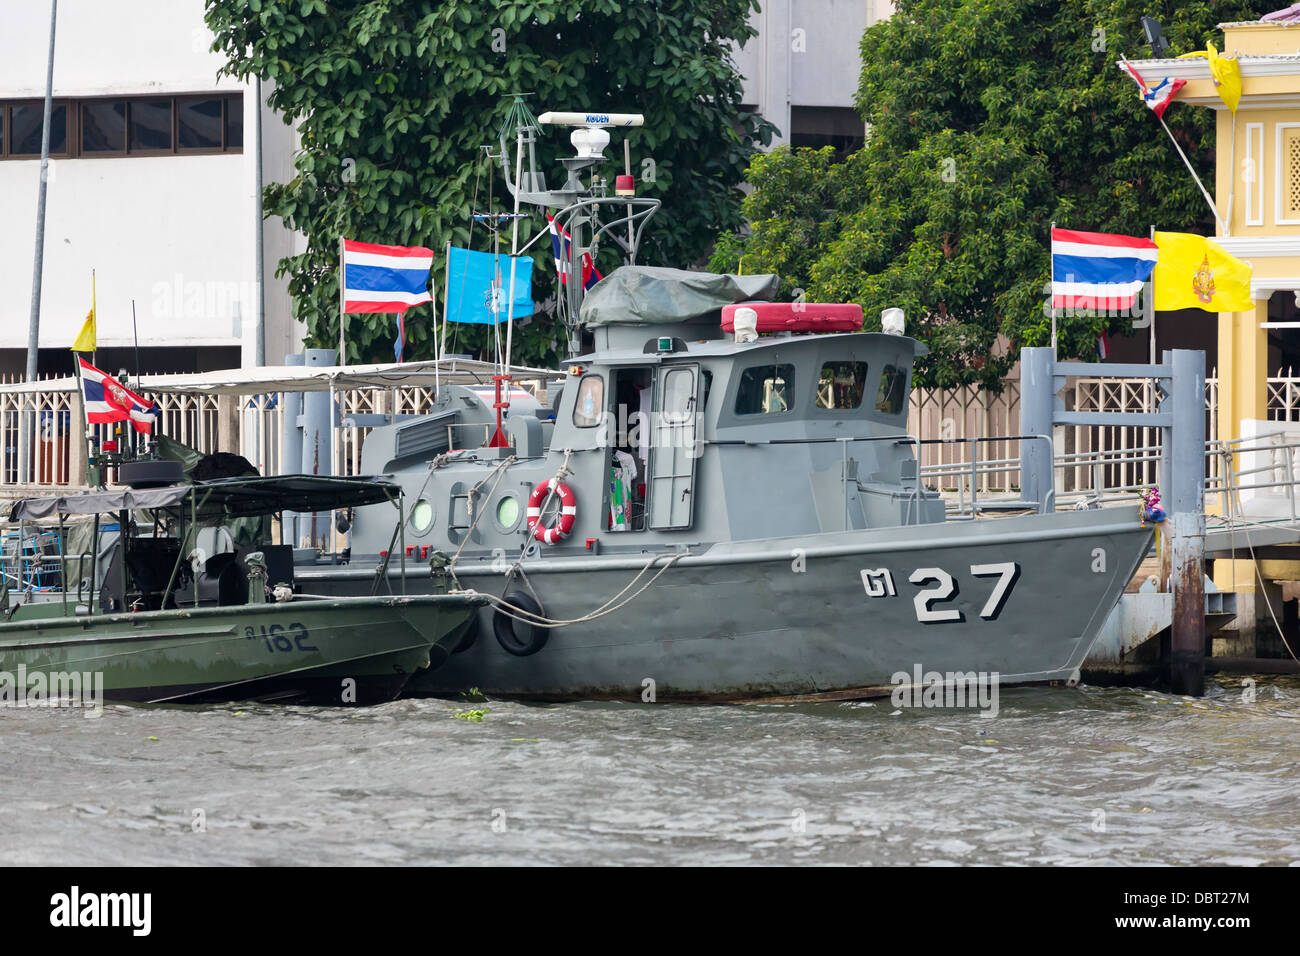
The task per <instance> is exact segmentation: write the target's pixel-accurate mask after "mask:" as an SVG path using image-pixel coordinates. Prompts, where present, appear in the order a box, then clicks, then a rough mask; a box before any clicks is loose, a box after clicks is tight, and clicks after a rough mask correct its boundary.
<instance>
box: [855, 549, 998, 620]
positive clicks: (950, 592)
mask: <svg viewBox="0 0 1300 956" xmlns="http://www.w3.org/2000/svg"><path fill="white" fill-rule="evenodd" d="M970 574H971V577H974V578H987V579H991V580H992V581H993V590H992V591H991V592H990V593H989V596H988V598H987V600H985V602H984V605H983V607H981V608H980V611H979V615H980V617H981V618H983V619H984V620H986V621H996V620H997V619H998V615H999V614H1001V613H1002V609H1003V608H1004V607H1006V606H1007V599H1008V598H1010V597H1011V591H1012V590H1013V589H1014V588H1015V586H1016V582H1017V581H1018V580H1020V565H1019V564H1017V563H1016V562H1015V561H1002V562H999V563H997V564H972V565H971V566H970ZM907 582H908V583H909V584H914V585H916V586H917V587H919V588H921V590H920V591H918V592H917V594H916V596H915V597H913V598H912V604H913V605H914V606H915V608H916V619H917V620H918V621H919V622H920V623H922V624H955V623H958V622H961V621H964V620H966V614H965V612H963V611H962V610H961V609H960V608H956V607H945V606H944V605H945V604H948V603H949V602H951V601H952V600H953V599H954V598H955V597H957V594H958V593H959V591H960V590H961V588H960V585H959V582H958V580H957V579H956V578H955V577H953V576H952V575H951V574H949V573H948V572H947V571H945V570H944V569H943V568H917V569H916V570H915V571H913V572H912V573H911V574H909V575H908V576H907ZM927 585H928V586H927ZM862 586H863V588H865V589H866V592H867V597H869V598H889V597H897V596H898V588H897V587H896V586H895V584H894V574H893V572H892V571H890V570H889V569H888V568H876V569H874V570H869V569H865V568H864V569H863V571H862Z"/></svg>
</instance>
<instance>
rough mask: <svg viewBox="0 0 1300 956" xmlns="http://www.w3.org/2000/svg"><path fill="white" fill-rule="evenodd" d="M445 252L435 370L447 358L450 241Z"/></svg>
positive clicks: (438, 382)
mask: <svg viewBox="0 0 1300 956" xmlns="http://www.w3.org/2000/svg"><path fill="white" fill-rule="evenodd" d="M445 252H446V258H447V273H446V275H445V276H444V277H443V281H442V341H441V343H440V344H439V345H438V364H437V366H436V368H437V369H441V368H442V360H443V359H444V358H446V357H447V306H448V304H450V302H451V240H450V239H448V240H447V248H446V250H445ZM433 374H434V388H435V389H437V388H440V387H441V378H440V373H439V372H438V371H435V372H434V373H433ZM434 394H435V396H436V395H437V394H439V393H438V392H435V393H434Z"/></svg>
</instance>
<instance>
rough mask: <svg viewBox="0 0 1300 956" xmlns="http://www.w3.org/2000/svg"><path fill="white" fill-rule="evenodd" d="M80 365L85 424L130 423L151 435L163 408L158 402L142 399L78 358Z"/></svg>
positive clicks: (139, 430) (137, 429)
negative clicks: (151, 430)
mask: <svg viewBox="0 0 1300 956" xmlns="http://www.w3.org/2000/svg"><path fill="white" fill-rule="evenodd" d="M77 361H78V362H79V363H80V364H81V397H82V399H83V401H84V402H85V405H86V421H87V422H89V423H90V424H92V425H106V424H109V423H111V422H124V421H129V422H130V423H131V427H132V428H134V429H135V430H136V431H138V432H144V433H145V434H148V433H149V431H150V429H152V428H153V423H154V422H155V421H156V420H157V419H158V414H159V412H160V411H161V409H160V408H159V407H158V403H157V402H151V401H149V400H148V399H145V398H141V397H140V396H139V395H137V394H136V393H135V392H133V391H131V390H130V389H129V388H127V387H126V386H125V385H123V384H122V383H121V382H119V381H118V380H117V379H115V378H113V376H111V375H109V374H108V373H107V372H102V371H100V370H99V369H97V368H95V366H93V365H91V364H90V363H89V362H87V361H86V360H85V359H83V358H81V357H80V356H78V358H77Z"/></svg>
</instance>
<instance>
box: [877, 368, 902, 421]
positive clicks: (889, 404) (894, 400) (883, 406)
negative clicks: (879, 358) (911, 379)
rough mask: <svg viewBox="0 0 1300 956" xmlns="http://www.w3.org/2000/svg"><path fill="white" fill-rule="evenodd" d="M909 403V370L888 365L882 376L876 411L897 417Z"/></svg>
mask: <svg viewBox="0 0 1300 956" xmlns="http://www.w3.org/2000/svg"><path fill="white" fill-rule="evenodd" d="M906 401H907V369H905V368H899V367H898V366H897V365H886V366H885V371H884V374H882V375H881V376H880V391H879V392H878V393H877V394H876V411H878V412H884V413H885V414H886V415H897V414H898V413H899V412H901V411H902V410H903V404H904V403H905V402H906Z"/></svg>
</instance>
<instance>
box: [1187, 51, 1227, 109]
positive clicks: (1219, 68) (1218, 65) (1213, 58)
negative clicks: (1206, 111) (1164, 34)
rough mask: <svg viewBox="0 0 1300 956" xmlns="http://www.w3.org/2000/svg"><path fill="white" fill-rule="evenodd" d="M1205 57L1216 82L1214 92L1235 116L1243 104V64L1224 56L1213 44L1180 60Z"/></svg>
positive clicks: (1212, 77)
mask: <svg viewBox="0 0 1300 956" xmlns="http://www.w3.org/2000/svg"><path fill="white" fill-rule="evenodd" d="M1201 56H1203V57H1205V58H1206V59H1207V60H1209V61H1210V78H1211V79H1212V80H1214V91H1215V92H1216V93H1218V94H1219V99H1221V100H1223V105H1224V106H1226V107H1227V108H1228V109H1230V110H1231V111H1232V112H1233V114H1234V115H1235V114H1236V112H1237V104H1238V103H1240V102H1241V64H1239V63H1238V62H1237V58H1236V57H1235V56H1223V55H1222V54H1220V53H1219V51H1218V50H1216V49H1215V48H1214V44H1213V43H1207V44H1205V49H1204V50H1197V51H1196V52H1195V53H1184V54H1183V55H1182V56H1180V57H1179V58H1178V59H1180V60H1187V59H1193V58H1195V57H1201Z"/></svg>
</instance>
